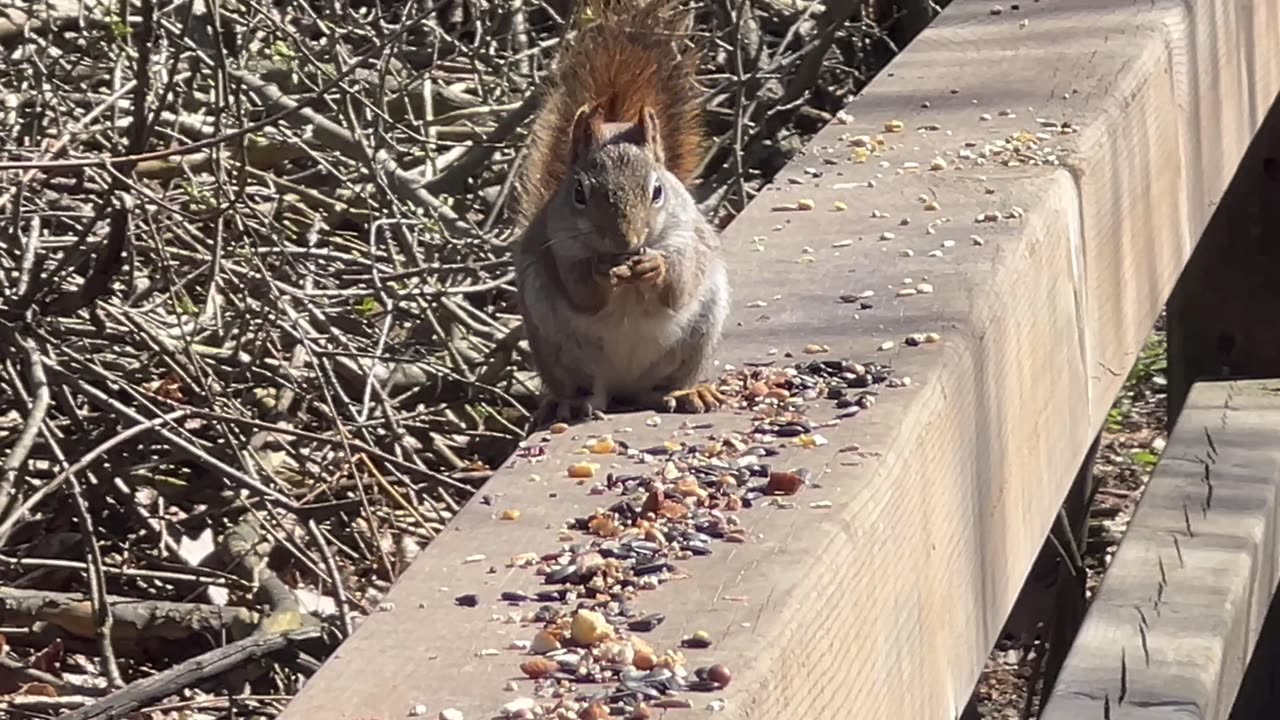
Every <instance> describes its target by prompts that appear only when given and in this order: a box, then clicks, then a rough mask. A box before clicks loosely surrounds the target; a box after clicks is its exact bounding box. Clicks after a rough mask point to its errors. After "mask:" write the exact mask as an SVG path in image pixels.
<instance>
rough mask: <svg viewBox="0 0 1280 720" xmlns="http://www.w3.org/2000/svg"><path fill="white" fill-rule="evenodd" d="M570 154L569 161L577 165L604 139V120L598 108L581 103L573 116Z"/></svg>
mask: <svg viewBox="0 0 1280 720" xmlns="http://www.w3.org/2000/svg"><path fill="white" fill-rule="evenodd" d="M570 138H571V142H572V151H571V152H572V154H571V157H570V162H571V163H572V164H574V165H577V164H578V163H579V162H581V161H582V159H583V158H585V157H586V156H587V155H589V154H590V153H591V151H592V150H594V149H596V147H598V146H599V145H600V142H601V141H602V140H603V139H604V122H603V121H602V120H601V119H600V112H599V109H598V108H593V107H592V106H590V105H583V106H582V107H580V108H578V112H577V114H576V115H574V116H573V132H572V134H571V135H570Z"/></svg>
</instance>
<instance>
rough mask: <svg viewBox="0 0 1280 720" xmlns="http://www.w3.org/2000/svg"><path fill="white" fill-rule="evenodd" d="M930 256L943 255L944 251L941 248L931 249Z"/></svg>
mask: <svg viewBox="0 0 1280 720" xmlns="http://www.w3.org/2000/svg"><path fill="white" fill-rule="evenodd" d="M929 257H942V251H941V250H930V251H929Z"/></svg>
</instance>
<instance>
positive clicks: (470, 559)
mask: <svg viewBox="0 0 1280 720" xmlns="http://www.w3.org/2000/svg"><path fill="white" fill-rule="evenodd" d="M484 558H485V556H484V555H468V556H466V557H464V558H462V564H463V565H470V564H471V563H478V562H480V561H481V560H484Z"/></svg>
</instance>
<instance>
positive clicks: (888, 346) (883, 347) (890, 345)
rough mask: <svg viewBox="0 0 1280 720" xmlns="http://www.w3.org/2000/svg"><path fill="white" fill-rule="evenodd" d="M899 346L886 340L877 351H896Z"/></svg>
mask: <svg viewBox="0 0 1280 720" xmlns="http://www.w3.org/2000/svg"><path fill="white" fill-rule="evenodd" d="M897 346H898V344H897V343H895V342H894V341H892V340H885V341H884V342H882V343H880V345H879V347H877V348H876V349H877V350H880V351H884V350H892V349H894V348H895V347H897Z"/></svg>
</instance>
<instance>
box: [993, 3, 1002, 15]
mask: <svg viewBox="0 0 1280 720" xmlns="http://www.w3.org/2000/svg"><path fill="white" fill-rule="evenodd" d="M991 14H992V15H1002V14H1004V8H1002V7H1000V6H999V5H992V6H991Z"/></svg>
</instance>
